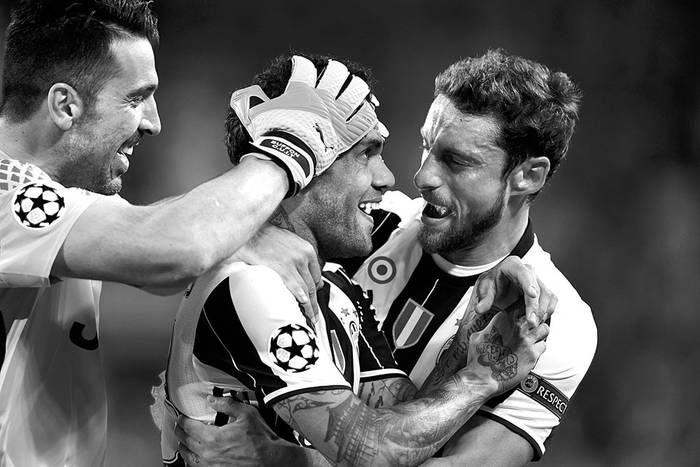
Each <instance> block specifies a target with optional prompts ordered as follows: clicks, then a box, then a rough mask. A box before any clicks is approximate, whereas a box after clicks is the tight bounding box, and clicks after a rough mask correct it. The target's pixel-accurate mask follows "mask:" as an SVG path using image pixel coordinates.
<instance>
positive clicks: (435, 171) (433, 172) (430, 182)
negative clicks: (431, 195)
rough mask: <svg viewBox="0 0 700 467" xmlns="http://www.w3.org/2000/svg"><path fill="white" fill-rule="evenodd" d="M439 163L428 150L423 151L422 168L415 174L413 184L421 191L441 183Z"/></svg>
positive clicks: (431, 188)
mask: <svg viewBox="0 0 700 467" xmlns="http://www.w3.org/2000/svg"><path fill="white" fill-rule="evenodd" d="M439 170H440V168H439V167H438V163H437V161H436V160H435V156H433V155H432V154H430V152H429V151H428V150H424V151H423V157H422V158H421V164H420V168H419V169H418V172H416V174H415V175H414V176H413V184H414V185H415V186H416V188H418V190H420V191H430V190H433V189H435V188H437V187H438V186H439V184H440V176H439Z"/></svg>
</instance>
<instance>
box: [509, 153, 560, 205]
mask: <svg viewBox="0 0 700 467" xmlns="http://www.w3.org/2000/svg"><path fill="white" fill-rule="evenodd" d="M549 168H550V162H549V159H547V158H546V157H544V156H541V157H531V158H529V159H527V160H526V161H525V162H523V163H522V164H520V165H518V166H517V167H516V168H515V169H514V170H513V172H511V175H510V188H511V193H512V194H514V195H525V196H527V195H531V194H534V193H537V192H538V191H540V190H541V189H542V187H543V186H544V184H545V182H546V181H547V174H548V173H549Z"/></svg>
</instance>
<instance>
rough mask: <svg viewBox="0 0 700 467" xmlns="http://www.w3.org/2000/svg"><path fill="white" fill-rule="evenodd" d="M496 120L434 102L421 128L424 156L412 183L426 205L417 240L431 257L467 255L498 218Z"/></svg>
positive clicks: (501, 194)
mask: <svg viewBox="0 0 700 467" xmlns="http://www.w3.org/2000/svg"><path fill="white" fill-rule="evenodd" d="M499 131H500V130H499V126H498V123H497V122H496V120H494V119H493V118H491V117H487V116H476V115H466V114H464V113H462V112H461V111H460V110H459V109H457V107H455V105H454V104H453V103H452V101H451V100H450V99H449V98H447V97H445V96H443V95H439V96H438V97H436V98H435V100H434V101H433V103H432V105H431V106H430V110H429V111H428V115H427V117H426V119H425V123H424V124H423V127H422V128H421V133H422V137H423V155H422V158H421V167H420V169H419V170H418V172H417V173H416V175H415V177H414V183H415V185H416V187H417V188H418V189H419V190H420V193H421V196H423V198H424V199H425V200H426V201H427V204H426V207H425V209H424V210H423V214H422V216H421V223H422V225H421V230H420V234H419V240H420V242H421V245H422V246H423V248H424V249H425V250H426V251H428V252H431V253H441V254H443V255H446V256H449V254H450V253H451V252H455V251H458V250H470V249H473V248H474V247H475V246H477V244H478V242H479V241H480V240H481V239H482V238H483V236H484V235H485V234H486V233H487V232H489V231H490V230H491V229H492V228H493V227H494V226H496V225H497V224H498V223H499V221H500V220H501V218H502V216H503V211H504V199H505V191H506V188H505V187H506V185H505V182H504V181H503V178H502V172H503V167H504V165H505V161H506V157H507V156H506V153H505V151H503V150H502V149H501V148H499V147H498V146H497V145H496V143H495V141H496V137H497V135H498V132H499Z"/></svg>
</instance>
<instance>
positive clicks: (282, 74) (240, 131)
mask: <svg viewBox="0 0 700 467" xmlns="http://www.w3.org/2000/svg"><path fill="white" fill-rule="evenodd" d="M292 55H302V56H304V57H306V58H308V59H309V60H311V62H312V63H313V64H314V65H315V66H316V69H317V70H318V77H319V78H320V77H321V75H322V73H323V70H324V69H325V67H326V65H327V64H328V60H331V59H332V60H337V61H339V62H342V63H343V64H344V65H345V66H346V67H347V68H348V71H349V72H350V73H352V74H353V75H355V76H357V77H359V78H362V79H363V80H364V81H365V82H366V83H367V85H368V86H369V87H370V90H371V89H372V87H373V85H374V80H373V78H372V74H371V72H370V70H369V69H367V68H365V67H363V66H361V65H359V64H357V63H354V62H351V61H348V60H341V59H338V58H335V57H331V56H329V55H316V54H302V53H294V54H289V55H280V56H279V57H276V58H275V59H273V60H272V62H271V63H270V65H269V66H268V67H267V68H266V69H265V71H263V72H262V73H260V74H257V75H255V77H254V78H253V82H252V83H251V84H257V85H258V86H260V87H261V88H262V90H263V91H265V94H267V96H268V97H269V98H270V99H273V98H275V97H278V96H280V95H281V94H282V93H283V92H284V90H285V88H286V87H287V82H288V81H289V77H290V76H291V74H292V60H291V58H292ZM225 141H226V149H227V150H228V156H229V159H231V162H233V163H234V164H238V163H239V162H240V160H241V157H243V156H244V155H245V154H247V153H249V152H251V150H252V147H251V146H250V137H249V136H248V132H247V131H246V129H245V128H244V127H243V124H242V123H241V121H240V120H239V119H238V116H237V115H236V113H235V112H234V111H233V110H232V109H231V108H229V109H228V114H227V115H226V137H225Z"/></svg>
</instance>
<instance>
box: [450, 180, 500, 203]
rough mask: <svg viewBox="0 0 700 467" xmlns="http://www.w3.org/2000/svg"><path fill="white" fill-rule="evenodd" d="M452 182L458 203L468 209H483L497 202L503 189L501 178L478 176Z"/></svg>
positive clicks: (453, 192)
mask: <svg viewBox="0 0 700 467" xmlns="http://www.w3.org/2000/svg"><path fill="white" fill-rule="evenodd" d="M453 182H454V183H451V185H450V186H451V189H452V194H453V196H455V198H456V201H457V203H458V204H459V205H460V206H461V207H462V210H466V211H481V210H482V209H485V208H489V207H491V206H492V205H493V203H495V202H496V201H497V200H498V198H499V197H500V195H501V192H502V191H503V183H502V181H501V180H500V179H494V178H487V177H477V178H474V179H461V180H459V179H455V180H453Z"/></svg>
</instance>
